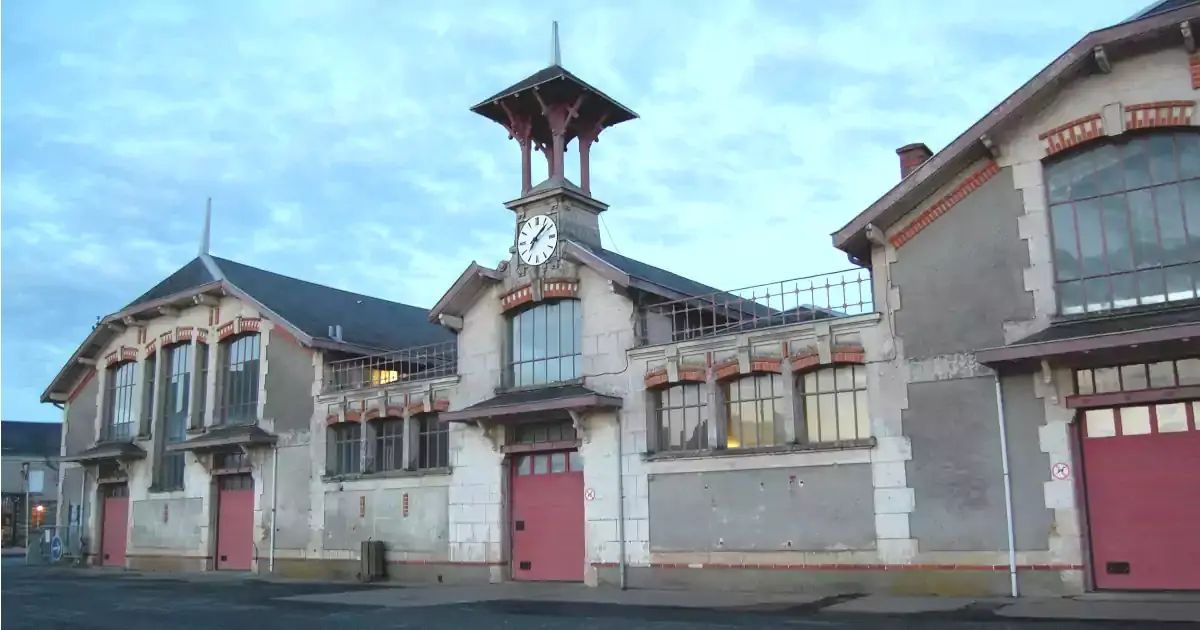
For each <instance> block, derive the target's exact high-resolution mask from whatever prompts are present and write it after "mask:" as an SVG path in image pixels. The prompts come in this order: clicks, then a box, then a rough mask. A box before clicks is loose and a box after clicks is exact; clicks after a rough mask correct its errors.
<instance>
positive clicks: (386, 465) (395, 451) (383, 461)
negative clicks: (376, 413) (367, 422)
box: [371, 418, 407, 472]
mask: <svg viewBox="0 0 1200 630" xmlns="http://www.w3.org/2000/svg"><path fill="white" fill-rule="evenodd" d="M371 428H372V430H373V432H374V434H375V435H374V443H375V447H374V448H373V449H372V459H373V460H374V462H373V465H372V469H373V470H376V471H380V472H382V471H387V470H404V469H405V468H407V466H406V465H405V464H406V462H405V461H404V419H403V418H381V419H379V420H373V421H372V422H371Z"/></svg>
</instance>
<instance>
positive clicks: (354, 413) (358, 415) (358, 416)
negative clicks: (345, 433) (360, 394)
mask: <svg viewBox="0 0 1200 630" xmlns="http://www.w3.org/2000/svg"><path fill="white" fill-rule="evenodd" d="M366 406H367V403H366V401H363V400H356V401H353V402H348V403H346V413H345V418H346V422H361V421H362V419H363V412H364V410H365V408H366Z"/></svg>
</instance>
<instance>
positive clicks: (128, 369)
mask: <svg viewBox="0 0 1200 630" xmlns="http://www.w3.org/2000/svg"><path fill="white" fill-rule="evenodd" d="M107 376H108V395H107V396H106V398H107V402H106V407H107V409H106V415H107V417H106V418H105V422H104V436H103V437H104V439H105V440H132V439H133V433H134V425H135V424H136V422H137V415H136V414H137V411H136V410H135V407H136V405H135V404H134V397H133V392H134V385H135V382H134V381H135V379H136V378H137V363H135V362H133V361H126V362H124V363H118V364H116V365H114V366H112V367H110V368H108V375H107Z"/></svg>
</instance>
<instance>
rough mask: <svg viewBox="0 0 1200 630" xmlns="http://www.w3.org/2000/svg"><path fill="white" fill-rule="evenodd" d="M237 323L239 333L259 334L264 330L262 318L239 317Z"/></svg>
mask: <svg viewBox="0 0 1200 630" xmlns="http://www.w3.org/2000/svg"><path fill="white" fill-rule="evenodd" d="M237 322H238V332H239V333H244V332H258V331H260V330H262V318H261V317H239V318H237Z"/></svg>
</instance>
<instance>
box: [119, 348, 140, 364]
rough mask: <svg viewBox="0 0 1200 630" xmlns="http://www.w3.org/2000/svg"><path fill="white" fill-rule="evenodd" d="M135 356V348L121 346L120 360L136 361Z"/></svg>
mask: <svg viewBox="0 0 1200 630" xmlns="http://www.w3.org/2000/svg"><path fill="white" fill-rule="evenodd" d="M137 358H138V349H137V348H130V347H129V346H121V360H122V361H137Z"/></svg>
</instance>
